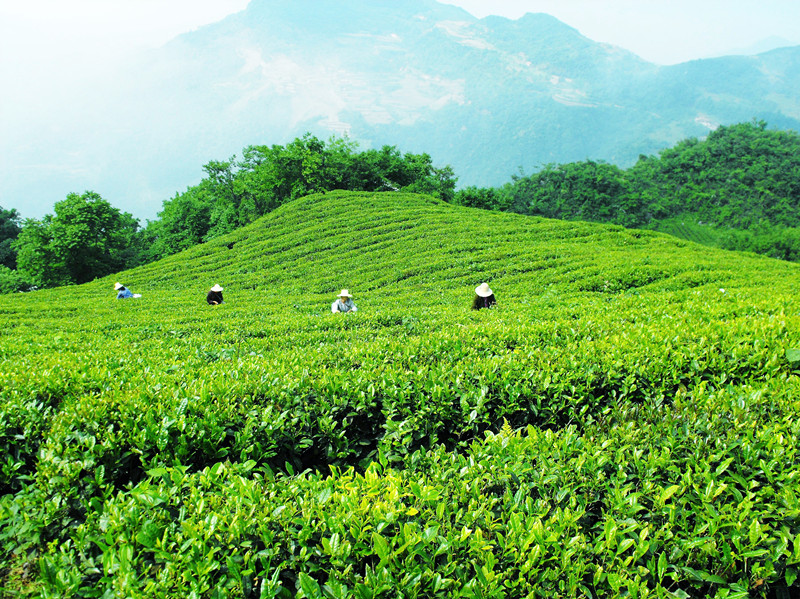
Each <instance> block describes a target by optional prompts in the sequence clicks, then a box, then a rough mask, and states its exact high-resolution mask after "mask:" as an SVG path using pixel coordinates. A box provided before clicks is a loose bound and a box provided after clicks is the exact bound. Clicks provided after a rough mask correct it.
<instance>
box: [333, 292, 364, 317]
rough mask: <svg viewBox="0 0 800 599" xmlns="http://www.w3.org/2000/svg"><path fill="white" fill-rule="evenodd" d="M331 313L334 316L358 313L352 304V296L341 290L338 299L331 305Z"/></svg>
mask: <svg viewBox="0 0 800 599" xmlns="http://www.w3.org/2000/svg"><path fill="white" fill-rule="evenodd" d="M331 312H333V313H334V314H336V313H339V312H341V313H345V312H358V308H356V305H355V304H354V303H353V296H352V295H350V292H349V291H348V290H347V289H342V291H341V292H340V293H339V299H337V300H336V301H335V302H333V303H332V304H331Z"/></svg>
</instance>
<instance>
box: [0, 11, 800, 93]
mask: <svg viewBox="0 0 800 599" xmlns="http://www.w3.org/2000/svg"><path fill="white" fill-rule="evenodd" d="M285 1H290V0H285ZM364 1H365V2H368V1H370V0H364ZM398 1H400V2H401V1H402V0H398ZM247 3H248V0H0V76H6V77H7V76H9V75H14V76H21V75H22V74H24V73H31V72H33V73H40V74H49V73H52V74H56V75H61V76H64V75H65V73H64V68H63V67H64V65H72V66H73V67H74V66H75V65H81V68H82V69H88V70H93V68H94V67H97V66H102V65H105V64H106V63H107V62H108V61H109V60H110V59H114V58H117V57H120V56H124V55H125V54H127V53H129V52H130V51H131V50H133V49H137V48H146V47H154V46H158V45H160V44H162V43H164V42H166V41H168V40H169V39H171V38H172V37H174V36H176V35H178V34H180V33H182V32H185V31H189V30H191V29H194V28H197V27H199V26H201V25H204V24H206V23H210V22H213V21H216V20H219V19H221V18H223V17H224V16H226V15H227V14H230V13H232V12H236V11H239V10H241V9H243V8H244V7H245V6H246V5H247ZM448 3H449V4H456V5H458V6H461V7H463V8H465V9H467V10H468V11H470V12H471V13H472V14H474V15H475V16H477V17H484V16H486V15H487V14H490V13H491V14H500V15H502V16H506V17H509V18H518V17H520V16H522V15H523V14H524V13H526V12H545V13H549V14H551V15H553V16H555V17H557V18H559V19H561V20H562V21H564V22H565V23H567V24H568V25H571V26H572V27H575V28H576V29H578V30H579V31H580V32H581V33H583V34H584V35H586V36H587V37H589V38H591V39H593V40H595V41H601V42H609V43H613V44H615V45H619V46H622V47H623V48H626V49H628V50H631V51H632V52H635V53H636V54H638V55H640V56H641V57H642V58H645V59H646V60H650V61H652V62H657V63H659V64H674V63H677V62H683V61H686V60H691V59H693V58H705V57H711V56H717V55H720V54H724V53H728V52H731V51H733V50H737V49H746V48H748V47H750V46H751V45H752V44H754V43H755V42H758V41H760V40H762V39H764V38H768V37H771V36H777V37H781V38H784V39H786V40H788V41H790V42H791V43H792V44H800V2H799V1H798V0H602V1H601V0H449V1H448ZM68 70H73V69H68ZM3 87H4V88H6V86H5V85H4V86H3Z"/></svg>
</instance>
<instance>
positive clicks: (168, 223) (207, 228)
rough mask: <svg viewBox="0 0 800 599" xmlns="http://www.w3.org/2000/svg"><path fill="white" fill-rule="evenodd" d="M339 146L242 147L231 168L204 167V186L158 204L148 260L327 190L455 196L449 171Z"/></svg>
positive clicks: (424, 161) (415, 159)
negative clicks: (158, 211) (159, 210)
mask: <svg viewBox="0 0 800 599" xmlns="http://www.w3.org/2000/svg"><path fill="white" fill-rule="evenodd" d="M357 147H358V146H357V144H356V142H354V141H350V140H348V139H346V138H332V139H331V140H330V141H329V142H328V143H327V144H326V143H325V142H323V141H321V140H319V139H318V138H316V137H314V136H313V135H311V134H309V133H307V134H306V135H305V136H303V137H302V138H298V139H295V140H294V141H292V142H290V143H288V144H286V145H285V146H280V145H273V146H248V147H246V148H245V149H244V150H243V152H242V159H241V160H239V161H237V160H236V157H235V156H232V157H231V158H229V159H228V160H226V161H211V162H209V163H208V164H206V165H205V167H204V170H205V172H206V175H207V176H206V178H205V179H203V181H201V182H200V184H199V185H196V186H194V187H191V188H189V189H188V190H187V191H186V192H185V193H183V194H178V195H176V196H175V197H174V198H173V199H172V200H169V201H166V202H164V209H163V210H162V211H161V212H160V213H159V220H157V221H155V222H152V223H149V224H148V227H147V228H148V231H147V232H146V236H147V237H149V238H152V239H153V240H154V242H153V244H152V245H151V251H150V257H151V258H152V259H155V258H158V257H164V256H169V255H171V254H174V253H176V252H178V251H181V250H183V249H186V248H189V247H191V246H193V245H196V244H198V243H200V242H201V241H208V240H210V239H214V238H216V237H219V236H221V235H224V234H226V233H229V232H231V231H233V230H234V229H236V228H238V227H241V226H243V225H246V224H248V223H251V222H253V221H254V220H256V219H257V218H259V217H261V216H263V215H264V214H267V213H268V212H271V211H272V210H274V209H275V208H277V207H278V206H280V205H282V204H284V203H285V202H287V201H290V200H293V199H296V198H299V197H303V196H306V195H309V194H312V193H325V192H328V191H332V190H351V191H404V192H414V193H426V194H431V195H434V196H437V197H439V198H440V199H443V200H445V201H450V200H452V199H453V197H454V194H455V191H454V190H455V182H456V179H455V176H454V174H453V171H452V169H451V168H450V167H443V168H437V167H434V166H433V162H432V160H431V157H430V156H429V155H428V154H411V153H406V154H401V153H400V151H399V150H398V149H397V148H396V147H394V146H384V147H382V148H381V149H380V150H372V149H371V150H365V151H362V152H358V151H357Z"/></svg>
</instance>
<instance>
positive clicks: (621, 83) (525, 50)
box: [0, 0, 800, 218]
mask: <svg viewBox="0 0 800 599" xmlns="http://www.w3.org/2000/svg"><path fill="white" fill-rule="evenodd" d="M799 92H800V47H790V48H780V49H776V50H772V51H769V52H766V53H763V54H759V55H757V56H728V57H723V58H718V59H711V60H697V61H692V62H688V63H684V64H679V65H675V66H668V67H664V66H657V65H654V64H652V63H648V62H646V61H644V60H642V59H640V58H638V57H637V56H635V55H634V54H632V53H630V52H627V51H625V50H623V49H620V48H618V47H614V46H609V45H607V44H600V43H596V42H593V41H592V40H590V39H587V38H586V37H584V36H582V35H581V34H580V33H578V32H577V31H576V30H575V29H573V28H571V27H569V26H567V25H566V24H564V23H562V22H560V21H558V20H557V19H555V18H553V17H550V16H548V15H544V14H528V15H526V16H525V17H523V18H521V19H518V20H509V19H505V18H501V17H488V18H484V19H477V18H475V17H473V16H471V15H470V14H469V13H467V12H465V11H464V10H462V9H460V8H457V7H454V6H451V5H446V4H440V3H438V2H436V1H434V0H406V1H404V2H402V3H398V2H395V1H393V0H372V1H371V2H369V3H363V2H360V1H356V0H293V1H292V2H291V3H288V2H282V1H280V0H253V1H252V2H251V3H250V5H249V6H248V8H247V9H246V10H244V11H242V12H240V13H237V14H235V15H232V16H230V17H228V18H226V19H224V20H222V21H220V22H219V23H216V24H213V25H209V26H206V27H203V28H201V29H199V30H197V31H194V32H191V33H188V34H185V35H182V36H180V37H178V38H177V39H175V40H173V41H172V42H170V43H169V44H167V45H166V46H164V47H162V48H160V49H159V50H157V51H154V52H151V53H149V54H148V55H146V56H143V57H141V59H140V60H139V61H137V62H135V63H128V64H124V65H119V68H118V69H116V70H115V71H114V72H113V73H108V74H107V75H104V76H103V77H102V78H101V80H99V81H93V82H87V83H86V85H85V87H84V88H83V90H82V92H81V94H80V97H79V98H77V99H78V100H79V101H80V104H81V106H82V110H81V111H80V112H79V113H75V112H73V111H66V109H63V110H64V111H63V112H60V109H59V108H58V106H59V105H60V103H59V102H54V101H53V100H54V99H45V100H43V101H47V102H48V106H51V108H49V118H48V120H47V122H44V123H42V124H41V125H40V130H39V131H35V130H34V133H36V135H37V136H38V137H36V138H35V139H31V138H30V134H31V129H30V127H28V128H26V129H24V131H25V132H26V133H25V135H24V136H23V134H22V133H21V131H23V129H19V131H20V133H16V134H15V131H17V130H16V129H14V128H13V127H8V129H9V130H10V131H11V134H10V135H9V136H7V137H4V139H0V155H2V156H3V161H2V162H3V163H2V166H0V169H2V170H0V205H2V206H4V207H15V208H17V209H18V210H19V211H20V212H21V213H22V214H23V216H41V215H42V214H44V213H45V212H51V211H52V206H53V204H54V203H55V202H57V201H59V200H61V199H63V198H64V197H65V196H66V194H67V193H69V192H72V191H75V192H83V191H84V190H86V189H92V190H94V191H97V192H98V193H100V194H101V195H102V196H103V197H104V198H105V199H107V200H109V201H110V202H111V203H112V204H114V205H115V206H118V207H120V208H122V209H124V210H127V211H129V212H132V213H133V214H134V215H135V216H137V217H140V218H153V217H155V215H156V213H157V211H158V210H159V209H160V207H161V203H162V202H163V200H165V199H168V198H169V197H171V196H173V195H174V194H175V192H176V191H182V190H184V189H185V188H186V187H187V185H191V184H194V183H196V182H198V181H199V179H200V178H201V177H202V175H203V172H202V165H203V164H205V163H206V162H208V161H209V160H218V159H226V158H228V157H230V156H231V155H232V154H239V153H240V152H241V150H242V148H243V147H245V146H247V145H251V144H254V145H255V144H266V145H272V144H283V143H286V142H287V141H290V140H291V139H293V138H294V137H298V136H301V135H302V134H303V133H305V132H306V131H310V132H311V133H313V134H315V135H317V136H318V137H321V138H323V139H327V138H328V137H329V136H330V135H334V134H336V135H344V134H346V135H349V136H350V137H351V138H352V139H354V140H356V141H358V142H359V143H360V144H361V147H362V148H367V147H379V146H381V145H384V144H389V145H396V146H398V148H399V149H401V150H402V151H409V152H415V153H420V152H427V153H429V154H430V155H431V156H432V157H433V159H434V162H435V163H436V164H437V165H445V164H450V165H451V166H452V167H453V168H454V169H455V172H456V174H457V175H458V177H459V185H460V186H466V185H480V186H488V185H497V184H501V183H503V182H505V181H507V180H509V178H510V176H511V175H512V174H514V173H516V172H519V169H520V168H522V169H524V170H525V172H528V173H530V172H533V171H535V170H537V169H538V168H539V167H540V166H541V165H543V164H546V163H550V162H567V161H573V160H583V159H587V158H590V159H595V160H606V161H609V162H613V163H616V164H619V165H621V166H627V165H630V164H632V163H633V162H634V161H635V160H636V159H637V158H638V157H639V155H641V154H652V153H656V152H658V151H659V150H661V149H663V148H666V147H669V146H670V145H672V144H673V143H675V142H676V141H678V140H680V139H683V138H686V137H689V136H703V135H705V134H706V133H708V131H709V130H710V129H712V128H714V127H716V126H718V125H720V124H730V123H734V122H741V121H749V120H751V119H753V118H756V119H763V120H766V121H767V122H768V123H769V125H770V126H772V127H778V128H791V129H800V93H799ZM74 99H75V98H64V99H63V100H64V101H63V105H64V106H66V105H67V104H69V102H67V100H70V101H72V100H74ZM56 100H61V99H56ZM42 140H44V142H42Z"/></svg>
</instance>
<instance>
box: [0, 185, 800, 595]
mask: <svg viewBox="0 0 800 599" xmlns="http://www.w3.org/2000/svg"><path fill="white" fill-rule="evenodd" d="M116 280H119V281H121V282H123V283H124V284H126V285H128V286H129V287H130V288H131V289H132V290H133V291H135V292H138V293H141V294H142V295H143V297H142V298H141V299H138V300H123V301H117V300H115V299H113V298H114V293H113V283H114V282H115V281H116ZM482 281H487V282H488V283H489V284H490V285H491V287H492V288H493V289H494V291H495V294H496V296H497V299H498V306H497V308H496V309H492V310H481V311H477V312H476V311H471V310H470V309H469V305H470V303H471V299H472V296H473V289H474V287H475V286H477V285H478V284H479V283H481V282H482ZM214 283H220V284H221V285H223V286H224V287H225V292H224V294H225V299H226V303H225V304H224V305H221V306H216V307H210V306H207V305H206V304H205V301H204V298H205V292H206V291H207V290H208V288H210V287H211V286H212V285H213V284H214ZM798 283H800V267H799V266H798V265H796V264H791V263H785V262H777V261H774V260H770V259H767V258H764V257H760V256H756V255H749V254H739V253H733V252H724V251H720V250H714V249H710V248H706V247H702V246H700V245H696V244H693V243H690V242H686V241H682V240H678V239H675V238H673V237H670V236H667V235H663V234H659V233H654V232H650V231H636V230H626V229H623V228H622V227H615V226H608V225H599V224H592V223H582V222H562V221H555V220H548V219H543V218H533V217H525V216H520V215H514V214H507V213H497V212H488V211H484V210H479V209H470V208H464V207H459V206H453V205H450V204H446V203H443V202H440V201H438V200H435V199H433V198H430V197H427V196H418V195H405V194H399V193H386V194H354V193H330V194H326V195H318V196H311V197H308V198H303V199H300V200H296V201H293V202H290V203H288V204H285V205H283V206H281V207H280V208H278V209H276V210H275V211H274V212H272V213H270V214H268V215H267V216H265V217H263V218H262V219H260V220H259V221H257V222H255V223H254V224H252V225H250V226H248V227H245V228H242V229H239V230H237V231H235V232H233V233H231V234H230V235H228V236H226V237H221V238H218V239H215V240H214V241H212V242H210V243H208V244H204V245H200V246H196V247H194V248H191V249H190V250H187V251H185V252H183V253H180V254H177V255H175V256H172V257H170V258H167V259H164V260H162V261H160V262H157V263H153V264H149V265H147V266H143V267H140V268H138V269H135V270H132V271H128V272H125V273H121V274H119V275H116V276H114V277H111V278H106V279H102V280H98V281H95V282H93V283H89V284H85V285H81V286H77V287H68V288H59V289H53V290H47V291H42V292H34V293H30V294H24V295H20V294H18V295H14V296H4V297H0V318H1V319H2V322H3V324H4V326H3V327H2V328H1V329H0V590H3V591H4V592H7V593H8V594H10V595H11V596H34V595H37V596H45V597H61V596H77V597H246V598H251V597H399V596H402V597H539V596H541V597H573V596H587V597H589V596H591V597H617V596H624V595H630V596H632V597H701V596H702V597H705V596H715V597H749V596H764V597H773V596H789V594H790V593H795V592H796V591H797V584H796V582H797V567H798V564H800V540H799V539H798V538H797V535H798V531H799V530H800V524H798V522H800V521H799V520H798V518H800V500H799V499H798V497H800V495H799V494H798V483H797V477H798V474H797V472H798V469H797V466H798V453H797V436H798V428H800V419H798V412H800V400H799V399H798V398H800V394H798V390H800V378H798V376H797V375H798V364H799V360H800V355H798V354H800V351H798V349H797V348H800V332H799V331H798V324H800V299H798V297H797V294H796V290H797V288H798ZM342 287H347V288H349V289H350V290H351V291H352V292H353V294H354V296H355V301H356V304H357V305H358V308H359V312H358V313H356V314H353V315H333V314H331V313H330V303H331V302H332V301H333V299H334V298H335V296H336V294H337V292H338V290H339V289H341V288H342ZM12 593H16V594H17V595H13V594H12Z"/></svg>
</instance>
